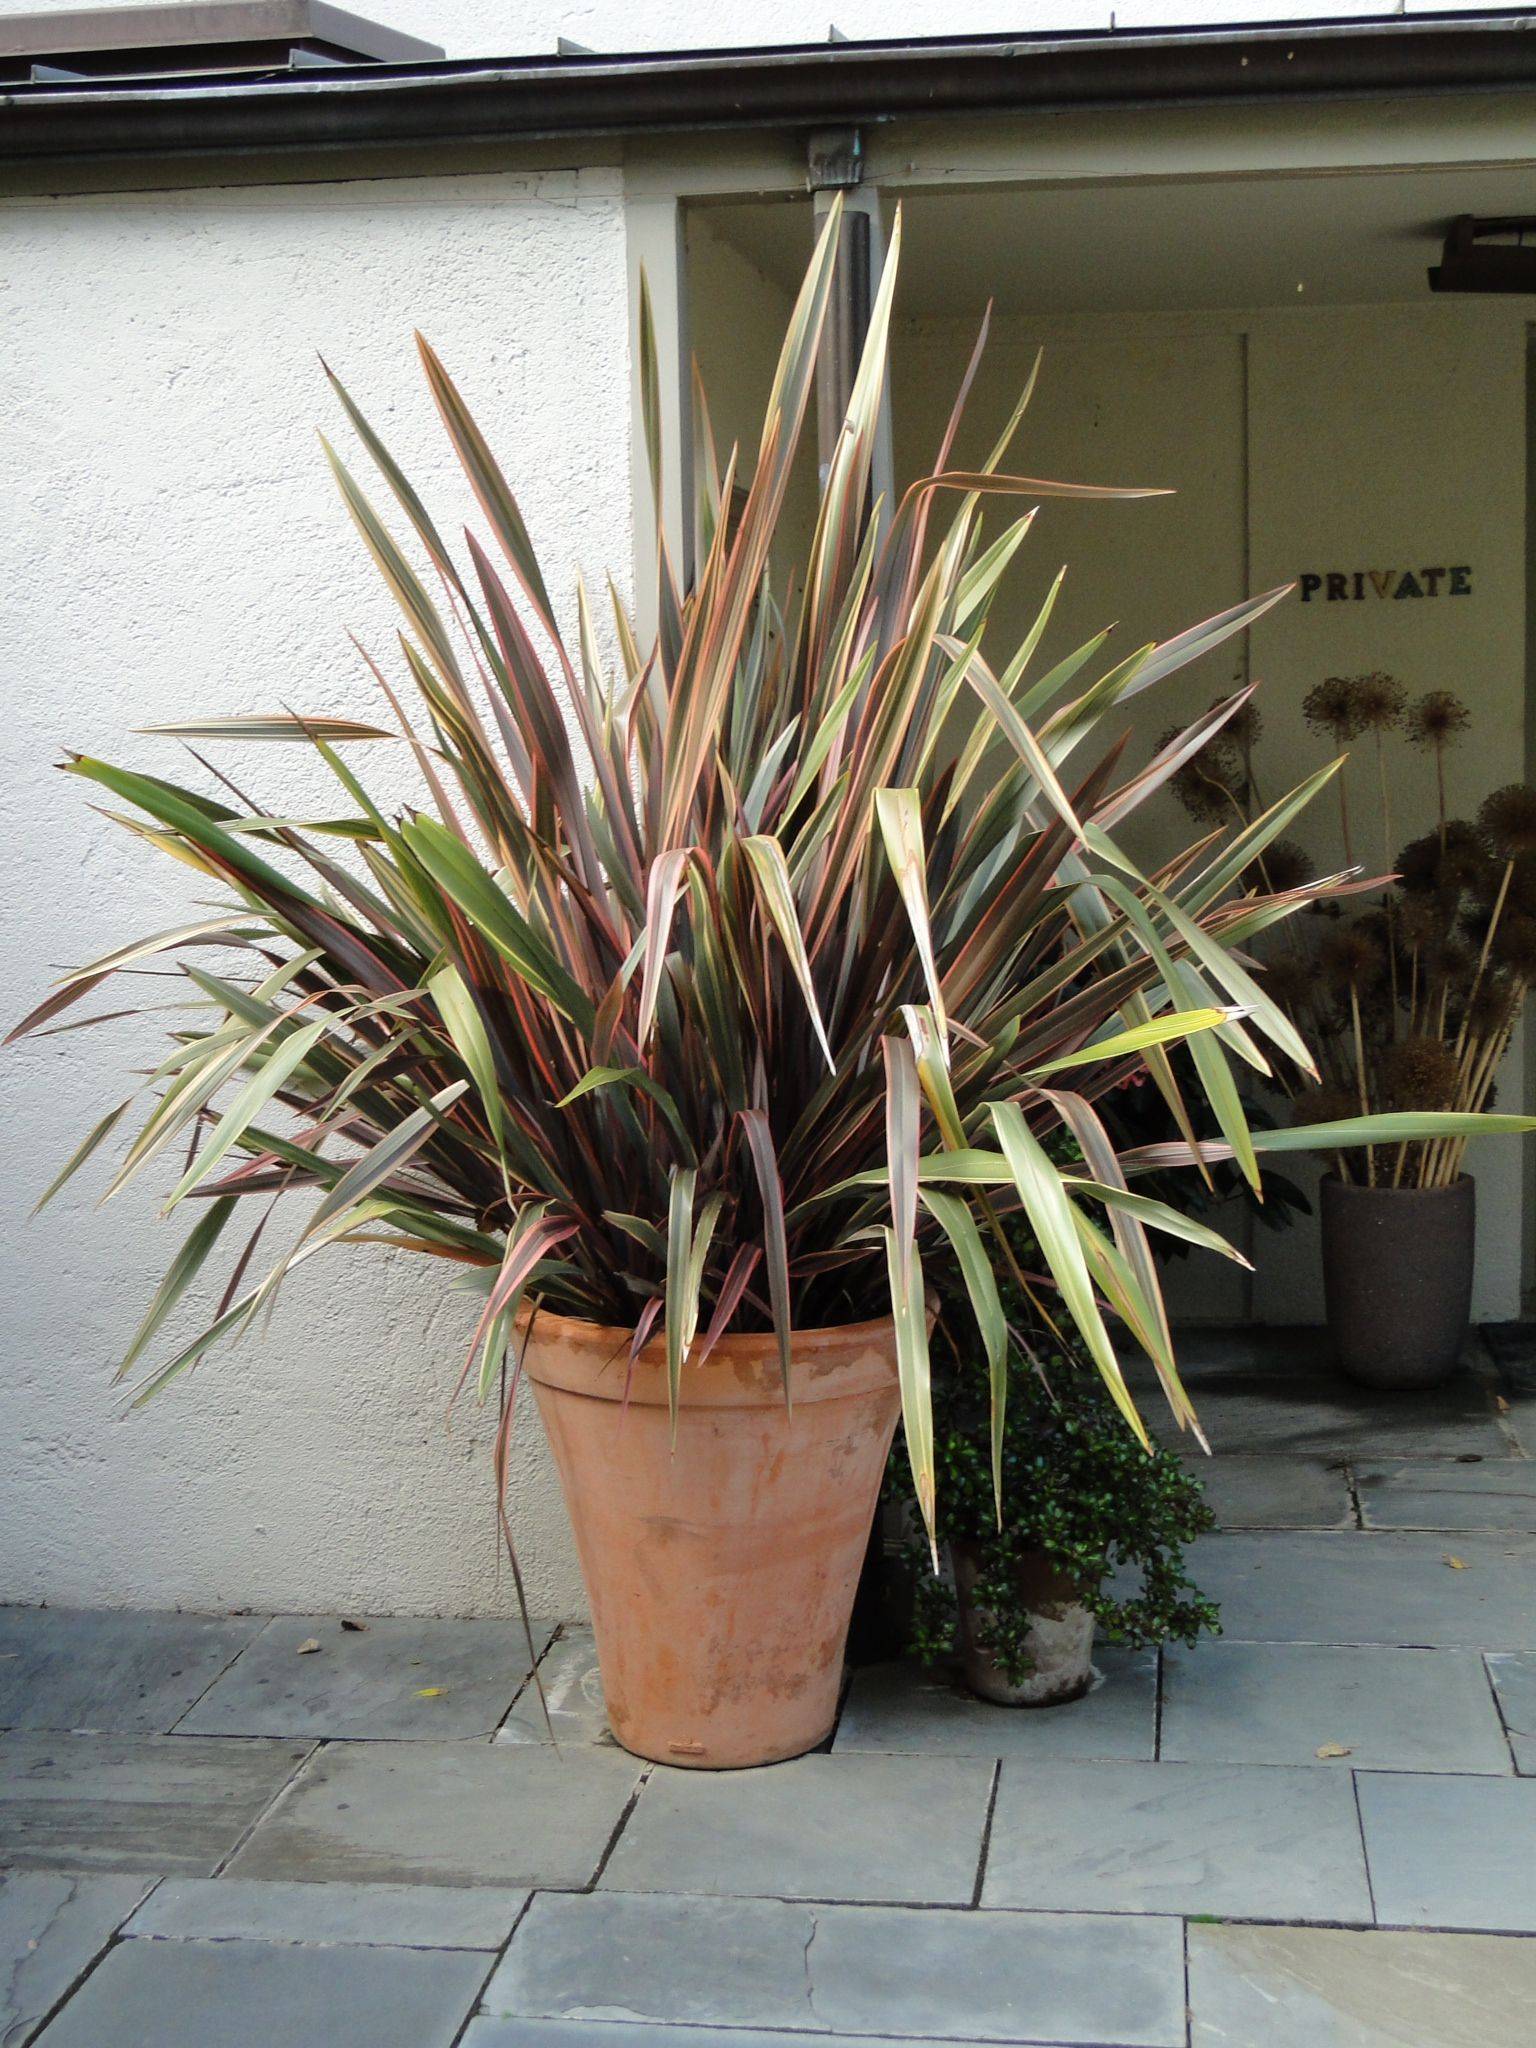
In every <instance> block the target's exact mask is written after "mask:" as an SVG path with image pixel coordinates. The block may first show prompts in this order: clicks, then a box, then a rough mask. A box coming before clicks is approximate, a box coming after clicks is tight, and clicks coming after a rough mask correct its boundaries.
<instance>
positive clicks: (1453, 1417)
mask: <svg viewBox="0 0 1536 2048" xmlns="http://www.w3.org/2000/svg"><path fill="white" fill-rule="evenodd" d="M1175 1349H1176V1351H1177V1354H1178V1359H1179V1365H1180V1371H1181V1373H1182V1375H1183V1378H1184V1380H1185V1382H1186V1384H1187V1386H1188V1388H1189V1392H1190V1397H1191V1399H1192V1400H1193V1401H1194V1404H1195V1411H1196V1413H1197V1414H1198V1415H1199V1417H1200V1424H1201V1427H1202V1428H1203V1429H1204V1431H1205V1434H1206V1436H1207V1438H1208V1439H1209V1441H1210V1445H1211V1449H1212V1451H1213V1452H1214V1453H1215V1455H1216V1457H1217V1458H1218V1459H1219V1458H1222V1457H1230V1456H1233V1455H1240V1454H1242V1453H1245V1452H1264V1453H1268V1454H1274V1453H1283V1454H1285V1455H1287V1456H1290V1457H1297V1458H1320V1459H1322V1460H1323V1461H1325V1462H1328V1463H1335V1464H1340V1463H1343V1462H1345V1461H1346V1460H1348V1459H1351V1458H1371V1459H1379V1458H1423V1457H1455V1456H1457V1455H1459V1454H1461V1453H1465V1452H1481V1453H1482V1455H1483V1456H1485V1457H1490V1458H1499V1457H1507V1456H1508V1454H1509V1449H1510V1445H1509V1441H1508V1439H1507V1437H1506V1436H1505V1433H1504V1431H1503V1430H1502V1429H1501V1428H1500V1426H1499V1418H1498V1416H1497V1414H1496V1412H1495V1410H1494V1407H1493V1403H1492V1401H1491V1400H1490V1398H1489V1395H1488V1392H1487V1390H1486V1389H1485V1388H1484V1387H1483V1385H1482V1384H1481V1382H1480V1381H1479V1380H1477V1379H1476V1378H1475V1377H1474V1376H1473V1375H1472V1374H1471V1373H1470V1372H1467V1371H1462V1372H1458V1373H1457V1374H1456V1375H1455V1376H1454V1377H1453V1378H1452V1379H1450V1380H1448V1381H1447V1382H1446V1384H1445V1385H1444V1386H1442V1387H1433V1388H1429V1389H1426V1390H1422V1391H1420V1392H1417V1393H1412V1394H1381V1393H1376V1392H1373V1391H1371V1390H1369V1389H1367V1388H1364V1387H1357V1386H1355V1385H1354V1384H1353V1383H1352V1382H1351V1381H1349V1380H1347V1379H1345V1378H1344V1376H1343V1374H1342V1373H1341V1372H1339V1371H1338V1370H1337V1369H1336V1367H1335V1366H1334V1365H1333V1363H1332V1361H1331V1357H1330V1355H1329V1352H1328V1349H1327V1337H1326V1333H1325V1332H1324V1331H1322V1330H1306V1329H1294V1330H1254V1331H1225V1332H1223V1331H1200V1332H1196V1331H1192V1330H1188V1331H1183V1332H1181V1333H1180V1335H1179V1338H1178V1341H1177V1343H1176V1346H1175ZM1128 1377H1129V1378H1130V1380H1131V1383H1132V1385H1133V1387H1135V1388H1136V1389H1137V1390H1138V1396H1139V1397H1140V1396H1143V1395H1144V1396H1145V1403H1144V1409H1143V1412H1144V1413H1145V1415H1146V1418H1147V1425H1148V1427H1149V1428H1150V1429H1151V1430H1152V1433H1153V1434H1154V1435H1155V1436H1157V1437H1159V1438H1160V1439H1161V1441H1163V1442H1164V1443H1166V1444H1168V1445H1170V1446H1171V1447H1172V1448H1175V1449H1178V1450H1187V1449H1188V1448H1189V1439H1188V1438H1187V1437H1186V1436H1184V1435H1183V1434H1182V1433H1181V1432H1180V1431H1179V1429H1178V1428H1177V1426H1176V1425H1175V1424H1174V1422H1173V1421H1172V1418H1171V1417H1170V1416H1169V1415H1168V1412H1167V1405H1166V1403H1164V1402H1163V1401H1162V1398H1161V1396H1160V1394H1159V1393H1158V1392H1157V1388H1156V1381H1155V1379H1154V1378H1153V1377H1152V1375H1151V1371H1150V1368H1148V1367H1147V1366H1146V1365H1145V1363H1144V1362H1136V1363H1133V1364H1132V1366H1131V1369H1130V1371H1129V1374H1128Z"/></svg>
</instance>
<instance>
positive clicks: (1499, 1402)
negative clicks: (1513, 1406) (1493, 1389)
mask: <svg viewBox="0 0 1536 2048" xmlns="http://www.w3.org/2000/svg"><path fill="white" fill-rule="evenodd" d="M1493 1405H1494V1407H1495V1408H1497V1409H1498V1411H1499V1413H1500V1414H1501V1415H1507V1414H1508V1413H1509V1403H1508V1402H1507V1401H1506V1400H1505V1398H1504V1396H1503V1395H1502V1394H1495V1395H1494V1397H1493Z"/></svg>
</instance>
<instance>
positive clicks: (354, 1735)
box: [177, 1614, 554, 1741]
mask: <svg viewBox="0 0 1536 2048" xmlns="http://www.w3.org/2000/svg"><path fill="white" fill-rule="evenodd" d="M553 1634H554V1624H553V1623H552V1622H538V1623H536V1624H535V1626H534V1636H533V1641H534V1649H535V1652H536V1653H541V1652H542V1651H543V1650H544V1648H545V1647H546V1645H547V1644H548V1642H549V1640H550V1637H551V1636H552V1635H553ZM308 1642H318V1643H319V1644H320V1648H319V1650H317V1651H313V1652H310V1653H309V1654H307V1655H303V1656H301V1655H300V1654H299V1645H300V1644H301V1643H308ZM529 1669H530V1660H529V1656H528V1645H527V1641H526V1639H525V1638H524V1635H523V1629H522V1624H521V1623H520V1622H516V1621H456V1620H445V1619H441V1618H428V1619H426V1620H418V1619H414V1618H413V1617H411V1616H398V1617H397V1616H376V1617H374V1618H372V1619H371V1620H369V1621H368V1622H367V1623H366V1625H365V1626H364V1627H363V1628H362V1629H348V1628H345V1627H344V1626H343V1624H342V1622H341V1621H340V1619H339V1618H332V1617H327V1616H316V1615H306V1614H284V1615H279V1616H278V1617H277V1618H276V1619H275V1620H273V1621H269V1622H268V1623H267V1625H266V1627H265V1628H264V1629H263V1630H262V1631H261V1634H260V1635H259V1636H258V1637H257V1638H256V1639H255V1641H254V1642H252V1643H251V1644H250V1646H249V1648H248V1649H246V1651H245V1652H244V1654H243V1655H242V1656H241V1657H240V1659H239V1661H238V1662H237V1663H235V1664H234V1665H233V1666H232V1667H231V1668H230V1669H229V1670H228V1671H226V1672H225V1674H224V1676H223V1677H222V1678H221V1679H220V1680H219V1682H218V1684H217V1685H215V1686H214V1687H213V1688H212V1690H211V1691H210V1692H209V1693H208V1694H207V1696H206V1697H205V1698H204V1699H202V1700H200V1701H199V1703H198V1704H197V1706H196V1707H194V1708H193V1710H192V1711H191V1713H189V1714H188V1715H187V1716H186V1718H185V1720H183V1721H182V1722H180V1723H179V1724H178V1728H177V1732H178V1734H186V1735H283V1736H292V1735H308V1736H313V1737H317V1738H318V1737H324V1738H326V1739H327V1740H335V1739H338V1738H344V1739H350V1740H359V1739H369V1738H372V1739H374V1740H389V1741H411V1740H417V1741H434V1740H435V1741H443V1740H447V1739H452V1738H454V1737H471V1736H488V1735H489V1734H490V1733H491V1732H492V1730H493V1729H494V1728H496V1727H497V1726H498V1724H499V1723H500V1721H501V1719H502V1717H503V1715H504V1714H505V1713H506V1711H507V1709H508V1707H509V1706H510V1705H511V1704H512V1700H513V1698H514V1696H515V1694H516V1692H517V1690H518V1687H519V1686H521V1685H522V1684H523V1683H524V1681H525V1680H526V1679H527V1676H528V1672H529Z"/></svg>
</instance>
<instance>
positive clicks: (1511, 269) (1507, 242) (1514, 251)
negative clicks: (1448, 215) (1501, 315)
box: [1429, 213, 1536, 294]
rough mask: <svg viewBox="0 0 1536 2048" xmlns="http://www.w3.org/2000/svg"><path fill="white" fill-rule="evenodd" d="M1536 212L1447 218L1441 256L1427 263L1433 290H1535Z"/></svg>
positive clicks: (1533, 291)
mask: <svg viewBox="0 0 1536 2048" xmlns="http://www.w3.org/2000/svg"><path fill="white" fill-rule="evenodd" d="M1527 235H1531V236H1532V237H1533V238H1536V214H1529V213H1525V214H1520V213H1516V214H1509V215H1506V216H1505V217H1504V218H1502V219H1488V220H1479V219H1478V218H1477V216H1476V215H1475V214H1471V213H1463V214H1459V215H1458V216H1457V218H1456V219H1455V220H1453V221H1452V222H1451V227H1450V232H1449V234H1447V236H1446V238H1445V247H1444V249H1443V250H1442V251H1441V254H1440V261H1439V262H1438V263H1436V264H1433V265H1431V267H1430V271H1429V288H1430V290H1431V291H1432V292H1530V293H1533V294H1536V239H1533V240H1532V241H1530V242H1529V243H1528V242H1527V241H1526V240H1525V237H1526V236H1527Z"/></svg>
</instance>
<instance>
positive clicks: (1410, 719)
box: [1403, 690, 1472, 747]
mask: <svg viewBox="0 0 1536 2048" xmlns="http://www.w3.org/2000/svg"><path fill="white" fill-rule="evenodd" d="M1471 723H1472V714H1471V712H1470V711H1469V710H1468V709H1467V707H1466V705H1465V704H1463V703H1462V701H1461V699H1460V698H1459V697H1453V696H1452V695H1451V692H1450V691H1449V690H1429V691H1427V692H1426V693H1425V695H1424V696H1422V697H1420V698H1419V699H1418V700H1417V701H1416V702H1415V703H1413V704H1410V705H1409V707H1408V709H1407V711H1406V712H1405V713H1404V714H1403V731H1404V732H1405V733H1406V734H1407V735H1408V740H1409V744H1410V745H1411V746H1415V747H1451V746H1454V745H1455V744H1456V742H1457V741H1458V740H1459V739H1460V738H1461V736H1462V734H1463V733H1464V732H1465V731H1466V729H1467V727H1468V726H1469V725H1470V724H1471Z"/></svg>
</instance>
